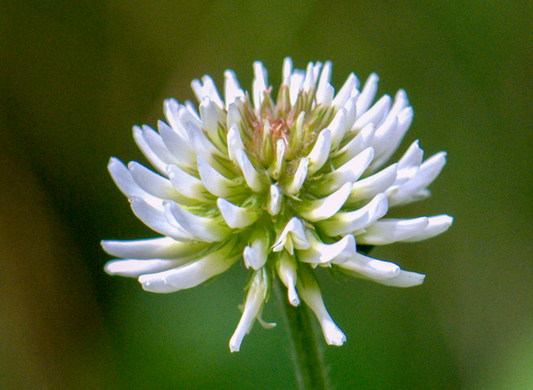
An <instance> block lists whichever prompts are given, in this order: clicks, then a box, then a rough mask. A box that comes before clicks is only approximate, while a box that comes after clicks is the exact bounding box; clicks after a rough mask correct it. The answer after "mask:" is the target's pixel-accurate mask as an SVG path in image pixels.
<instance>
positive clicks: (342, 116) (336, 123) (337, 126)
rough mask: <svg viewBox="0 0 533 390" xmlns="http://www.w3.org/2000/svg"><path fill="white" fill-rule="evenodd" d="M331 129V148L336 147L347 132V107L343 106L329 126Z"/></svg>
mask: <svg viewBox="0 0 533 390" xmlns="http://www.w3.org/2000/svg"><path fill="white" fill-rule="evenodd" d="M328 129H329V131H331V149H336V148H337V147H338V146H339V143H340V142H341V141H342V139H343V137H344V134H345V133H346V109H345V108H341V109H340V110H339V111H337V114H336V115H335V117H334V118H333V120H332V121H331V123H330V124H329V126H328Z"/></svg>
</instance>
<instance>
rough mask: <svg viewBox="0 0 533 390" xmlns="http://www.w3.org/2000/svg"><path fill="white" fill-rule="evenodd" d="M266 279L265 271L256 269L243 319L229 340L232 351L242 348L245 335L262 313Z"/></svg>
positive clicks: (247, 295)
mask: <svg viewBox="0 0 533 390" xmlns="http://www.w3.org/2000/svg"><path fill="white" fill-rule="evenodd" d="M265 279H266V278H265V277H264V276H263V271H256V272H255V273H254V275H253V276H252V283H251V284H250V288H249V289H248V294H246V302H245V304H244V311H243V313H242V317H241V320H240V321H239V325H237V329H236V330H235V333H233V336H231V340H230V342H229V348H230V351H231V352H238V351H239V350H240V348H241V343H242V340H243V339H244V336H246V334H248V332H250V330H251V329H252V325H253V324H254V322H255V320H256V318H257V317H258V316H259V314H260V313H261V309H262V307H263V304H264V303H265V298H266V295H267V283H266V280H265Z"/></svg>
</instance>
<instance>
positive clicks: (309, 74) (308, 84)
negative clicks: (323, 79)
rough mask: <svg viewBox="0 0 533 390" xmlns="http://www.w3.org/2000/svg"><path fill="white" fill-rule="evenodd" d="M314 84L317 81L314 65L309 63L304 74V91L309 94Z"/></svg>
mask: <svg viewBox="0 0 533 390" xmlns="http://www.w3.org/2000/svg"><path fill="white" fill-rule="evenodd" d="M317 65H318V64H317ZM320 66H321V64H320ZM316 82H317V80H316V78H315V65H314V64H313V63H312V62H310V63H309V64H307V69H306V72H305V80H304V85H303V89H304V91H305V92H309V91H310V90H311V88H314V87H315V86H316Z"/></svg>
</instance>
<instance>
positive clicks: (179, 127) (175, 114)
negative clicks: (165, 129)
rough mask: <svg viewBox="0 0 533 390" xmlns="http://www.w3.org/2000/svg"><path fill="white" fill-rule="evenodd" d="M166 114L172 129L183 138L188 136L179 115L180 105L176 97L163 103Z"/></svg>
mask: <svg viewBox="0 0 533 390" xmlns="http://www.w3.org/2000/svg"><path fill="white" fill-rule="evenodd" d="M163 107H164V111H165V116H166V118H167V120H168V123H169V124H170V126H172V129H173V130H174V131H175V132H176V133H178V134H179V135H180V136H181V137H182V138H184V139H188V138H187V131H186V130H185V125H184V124H183V123H182V122H181V120H180V116H179V108H180V105H179V103H178V102H177V100H176V99H166V100H165V101H164V103H163Z"/></svg>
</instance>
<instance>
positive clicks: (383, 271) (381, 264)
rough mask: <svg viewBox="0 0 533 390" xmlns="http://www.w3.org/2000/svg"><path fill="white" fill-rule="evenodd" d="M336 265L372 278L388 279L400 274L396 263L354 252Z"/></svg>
mask: <svg viewBox="0 0 533 390" xmlns="http://www.w3.org/2000/svg"><path fill="white" fill-rule="evenodd" d="M337 266H338V267H340V268H342V269H343V270H346V271H348V272H349V273H355V274H361V275H363V276H366V277H367V278H370V279H373V280H383V279H390V278H393V277H395V276H398V275H399V274H400V267H398V265H396V264H394V263H390V262H388V261H382V260H377V259H373V258H372V257H368V256H365V255H362V254H360V253H356V254H355V255H354V256H353V257H352V258H351V259H349V260H348V261H345V262H344V263H340V264H337Z"/></svg>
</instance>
